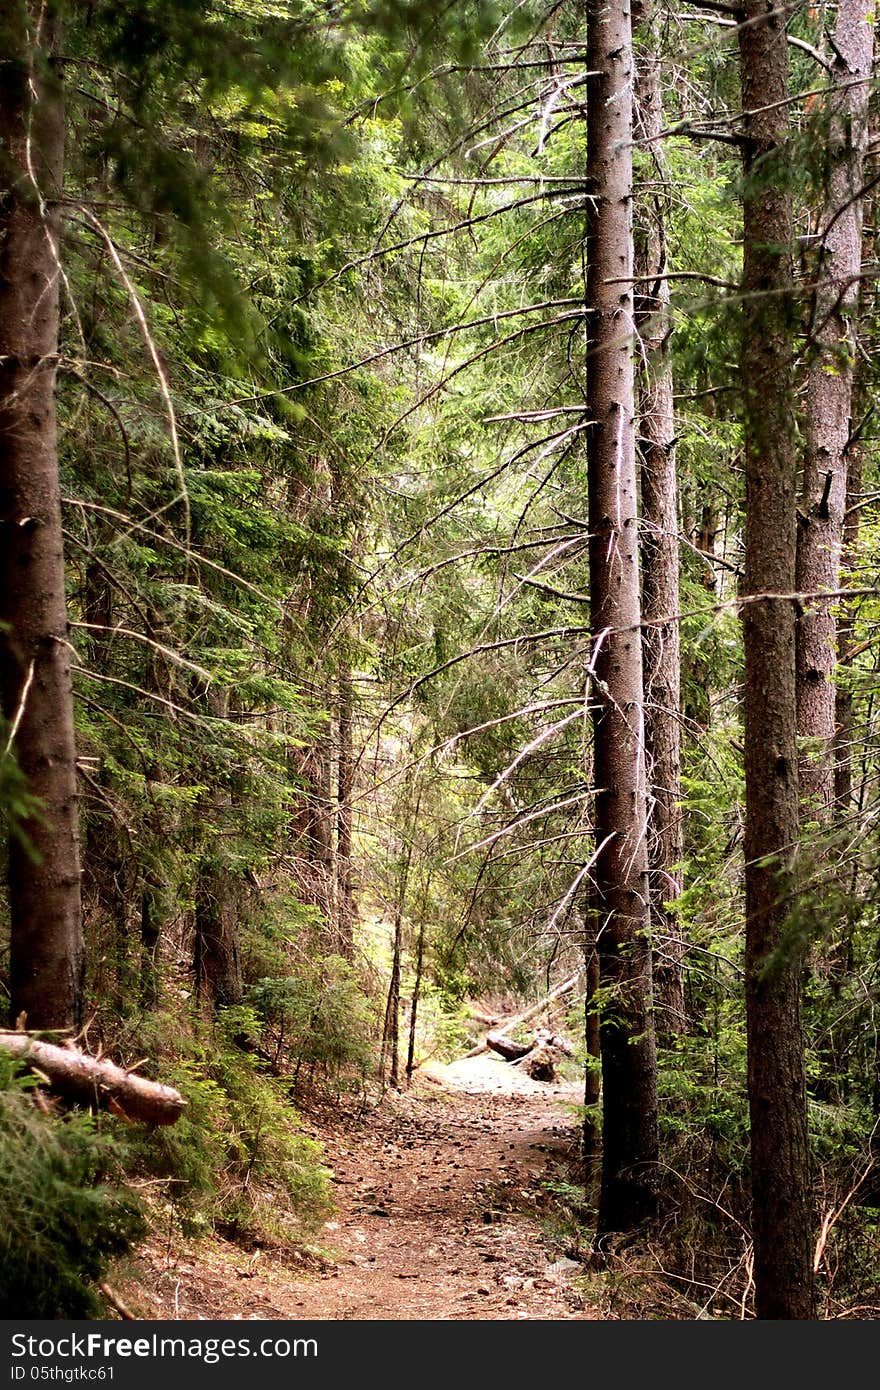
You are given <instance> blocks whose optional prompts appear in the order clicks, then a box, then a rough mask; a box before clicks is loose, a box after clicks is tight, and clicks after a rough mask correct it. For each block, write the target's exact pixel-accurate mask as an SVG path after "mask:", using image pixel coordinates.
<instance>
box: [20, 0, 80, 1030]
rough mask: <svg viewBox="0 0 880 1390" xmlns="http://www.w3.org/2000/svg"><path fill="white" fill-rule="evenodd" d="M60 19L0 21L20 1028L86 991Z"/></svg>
mask: <svg viewBox="0 0 880 1390" xmlns="http://www.w3.org/2000/svg"><path fill="white" fill-rule="evenodd" d="M6 8H7V10H9V9H10V7H6ZM56 21H57V7H56V5H54V4H51V3H50V4H48V5H36V4H31V5H24V4H22V5H15V6H12V7H11V12H10V13H6V14H5V15H4V18H3V20H2V21H0V30H2V38H3V52H4V55H9V57H8V61H7V62H6V63H5V65H4V68H3V73H2V81H0V148H2V150H3V152H4V157H3V163H2V166H0V632H2V634H3V635H2V637H0V697H2V709H3V714H4V716H5V719H6V721H7V726H8V732H7V734H6V736H5V737H6V739H9V741H10V745H11V748H12V749H13V750H14V753H15V756H16V758H17V761H18V767H19V769H20V771H21V774H22V776H23V778H24V781H25V784H26V788H27V792H28V793H29V794H30V795H31V796H32V797H36V798H38V799H39V807H38V808H37V809H35V810H34V811H33V812H32V813H31V814H29V815H26V816H25V817H24V819H23V820H22V821H21V822H19V825H18V827H17V828H16V830H15V833H13V834H12V835H11V836H10V842H9V911H10V923H11V946H10V956H11V959H10V988H11V1012H12V1017H13V1019H15V1018H16V1017H17V1016H18V1015H19V1014H20V1013H22V1012H23V1013H25V1014H26V1015H27V1022H28V1025H29V1026H30V1027H32V1028H69V1027H72V1026H76V1025H78V1023H79V1022H80V1018H81V1013H82V985H83V941H82V908H81V887H80V852H79V824H78V810H77V788H76V748H75V743H74V730H73V690H72V684H71V672H70V649H69V647H68V646H67V604H66V599H65V590H64V556H63V542H62V535H61V503H60V495H59V485H58V446H57V425H56V414H55V378H56V370H57V364H58V317H59V299H58V295H59V279H60V275H61V264H60V226H61V213H60V205H59V201H58V200H59V197H60V194H61V188H62V180H63V171H64V134H65V115H64V100H63V92H62V85H61V65H60V62H59V60H58V27H57V22H56ZM4 743H5V739H4ZM0 756H7V755H6V753H5V752H4V750H3V748H0Z"/></svg>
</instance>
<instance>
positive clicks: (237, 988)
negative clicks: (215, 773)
mask: <svg viewBox="0 0 880 1390" xmlns="http://www.w3.org/2000/svg"><path fill="white" fill-rule="evenodd" d="M207 699H208V705H209V708H210V711H211V714H212V715H213V716H214V717H215V718H217V719H225V718H226V717H227V715H228V713H229V700H228V694H227V693H226V692H225V691H222V690H218V689H216V688H214V687H212V688H211V689H210V690H209V692H208V696H207ZM208 775H209V776H210V773H209V774H208ZM235 791H236V788H235V780H234V778H233V781H232V785H230V786H216V787H215V790H214V792H213V793H212V795H211V796H210V798H206V800H205V801H204V802H203V806H202V819H203V822H204V825H205V828H206V831H207V833H208V834H211V831H212V828H213V822H212V817H217V818H219V820H220V823H221V825H220V828H221V830H222V828H223V823H224V822H226V823H229V822H231V821H232V819H233V816H232V811H233V807H234V804H235ZM217 845H221V846H222V839H220V838H219V837H218V839H217V840H216V841H215V843H214V844H210V843H209V844H208V846H207V847H206V848H205V849H204V850H203V851H202V857H201V862H200V864H199V867H198V873H197V875H196V883H195V913H194V927H195V933H194V941H193V973H194V975H195V982H196V995H197V997H198V998H203V999H205V1000H207V1001H208V1003H209V1004H210V1006H211V1008H212V1009H213V1010H214V1011H216V1010H217V1009H222V1008H227V1007H228V1006H229V1005H232V1004H240V1003H241V997H242V981H241V959H240V956H241V952H240V932H239V925H238V918H239V913H240V912H241V906H242V882H241V879H240V878H239V876H238V875H237V874H235V873H233V872H232V871H231V869H230V868H229V867H228V865H227V864H225V863H224V862H223V860H222V848H221V849H220V850H219V852H218V849H217Z"/></svg>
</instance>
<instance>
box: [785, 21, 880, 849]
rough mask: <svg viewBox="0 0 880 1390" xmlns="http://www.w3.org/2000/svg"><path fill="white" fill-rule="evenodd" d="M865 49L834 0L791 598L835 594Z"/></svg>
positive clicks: (828, 630) (865, 26)
mask: <svg viewBox="0 0 880 1390" xmlns="http://www.w3.org/2000/svg"><path fill="white" fill-rule="evenodd" d="M873 48H874V41H873V30H872V27H871V20H870V18H869V6H868V4H867V0H840V3H839V4H838V6H837V21H836V24H835V29H834V61H833V65H832V81H833V84H834V87H833V90H832V95H831V98H830V111H829V130H828V144H827V155H826V158H827V164H826V174H825V205H824V208H823V210H822V215H821V231H822V240H821V246H820V249H819V253H818V262H817V289H816V295H815V300H814V305H813V317H812V324H811V334H810V336H811V339H812V348H813V355H812V359H811V362H810V367H809V371H808V373H807V391H806V433H807V447H806V452H805V457H804V471H803V483H802V489H801V506H800V512H799V523H800V524H799V527H798V547H797V576H796V583H797V588H798V592H800V593H815V592H817V591H818V592H821V591H823V590H828V591H829V592H834V591H835V590H836V589H837V588H838V577H839V572H840V552H841V545H842V542H843V525H844V512H845V508H846V473H847V444H848V442H849V437H850V429H851V416H852V388H853V365H854V361H855V356H856V343H855V335H856V330H857V321H858V318H857V316H858V302H859V274H860V271H861V265H862V197H861V188H862V171H863V165H864V156H865V148H866V145H867V139H868V97H869V94H870V87H869V83H868V80H867V79H868V78H869V77H870V74H871V66H872V62H873ZM860 78H861V79H864V80H863V81H861V82H860V81H859V80H858V79H860ZM834 603H835V600H834V599H819V600H812V601H810V600H805V601H804V607H803V610H802V613H801V618H800V622H799V624H798V629H797V729H798V734H799V735H800V736H801V738H805V739H809V740H810V743H809V745H807V746H806V747H804V748H802V749H801V751H800V755H799V762H798V770H799V776H800V792H801V803H802V811H803V815H804V817H805V819H807V820H818V821H819V822H820V823H822V824H827V823H828V822H829V821H830V820H831V818H832V813H833V808H834V726H835V687H834V660H835V646H836V643H835V638H836V622H835V617H834V611H833V605H834Z"/></svg>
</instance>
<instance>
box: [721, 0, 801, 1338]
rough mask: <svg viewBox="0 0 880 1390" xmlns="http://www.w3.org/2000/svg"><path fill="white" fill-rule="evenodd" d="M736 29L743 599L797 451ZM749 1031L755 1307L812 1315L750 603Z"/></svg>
mask: <svg viewBox="0 0 880 1390" xmlns="http://www.w3.org/2000/svg"><path fill="white" fill-rule="evenodd" d="M745 13H746V23H745V24H743V25H741V26H740V29H739V45H740V55H741V62H742V105H743V110H744V112H745V113H746V115H745V119H744V146H743V161H744V175H745V180H744V196H743V341H742V348H741V352H742V358H741V384H742V391H743V403H744V434H745V471H746V533H745V548H746V556H745V582H744V594H745V595H746V596H747V595H750V594H791V592H792V589H793V584H794V574H795V548H796V540H795V488H796V474H797V451H796V441H795V421H794V399H793V385H792V341H793V333H794V327H795V325H794V304H793V279H792V265H791V255H790V246H791V239H792V214H791V199H790V195H789V192H788V189H787V187H786V183H787V179H786V165H785V154H786V150H785V141H786V137H787V134H788V110H789V107H788V102H787V98H788V44H787V40H786V29H785V19H786V15H785V11H784V10H780V9H779V8H776V7H774V3H773V0H750V3H749V4H748V5H747V8H746V12H745ZM743 640H744V650H745V703H744V719H745V730H744V742H745V779H746V829H745V857H746V867H745V874H746V985H745V989H746V1024H747V1045H748V1088H749V1114H750V1126H751V1166H752V1173H751V1178H752V1233H753V1239H754V1250H755V1312H756V1315H757V1316H758V1317H759V1318H812V1317H813V1316H814V1301H813V1279H812V1259H811V1242H810V1230H811V1226H812V1211H811V1202H810V1190H809V1156H808V1148H807V1107H806V1086H805V1077H804V1042H803V1033H802V1026H801V975H802V948H801V946H800V945H799V944H798V943H797V942H796V941H795V940H793V939H792V938H791V936H790V935H789V934H787V932H786V927H787V923H788V919H789V914H790V912H791V909H792V907H793V905H794V893H795V889H796V881H795V872H794V861H795V850H796V844H797V834H798V783H797V746H796V737H795V613H794V605H793V602H792V600H791V598H776V599H774V598H765V599H761V600H760V601H757V602H748V601H746V603H745V604H744V606H743Z"/></svg>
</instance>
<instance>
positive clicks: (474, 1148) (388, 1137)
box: [141, 1056, 596, 1320]
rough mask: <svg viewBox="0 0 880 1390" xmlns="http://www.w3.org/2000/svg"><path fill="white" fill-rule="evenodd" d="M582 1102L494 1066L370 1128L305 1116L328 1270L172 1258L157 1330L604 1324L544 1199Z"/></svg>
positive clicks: (450, 1070) (577, 1095)
mask: <svg viewBox="0 0 880 1390" xmlns="http://www.w3.org/2000/svg"><path fill="white" fill-rule="evenodd" d="M579 1099H581V1090H580V1087H577V1086H574V1085H569V1084H560V1085H543V1084H541V1083H538V1082H534V1081H531V1080H530V1079H529V1078H528V1077H526V1076H524V1075H522V1073H521V1072H520V1071H519V1069H518V1068H515V1067H512V1066H510V1065H509V1064H508V1063H506V1062H503V1061H501V1060H500V1059H498V1058H495V1057H494V1056H490V1057H477V1058H471V1059H467V1060H465V1061H462V1062H458V1063H455V1064H454V1065H452V1066H449V1067H440V1066H436V1065H435V1066H429V1067H427V1068H425V1069H423V1070H422V1072H421V1073H419V1074H417V1077H416V1081H415V1084H414V1085H413V1087H412V1088H411V1089H409V1090H406V1091H403V1092H401V1093H400V1094H391V1095H389V1096H388V1097H387V1098H386V1100H385V1102H384V1103H383V1104H382V1105H381V1106H379V1107H378V1108H376V1109H374V1110H371V1111H368V1112H367V1113H366V1114H364V1115H363V1116H360V1117H358V1115H357V1114H356V1113H351V1114H345V1113H344V1112H342V1111H339V1110H337V1109H336V1108H335V1107H334V1108H333V1109H332V1110H324V1111H323V1112H322V1113H321V1114H320V1115H317V1114H316V1113H314V1112H313V1113H311V1115H308V1114H307V1115H305V1116H304V1124H305V1127H306V1128H307V1129H308V1130H309V1131H310V1132H311V1133H313V1134H314V1135H315V1137H317V1138H320V1139H321V1140H322V1142H323V1144H324V1146H325V1153H326V1161H327V1163H328V1165H329V1166H330V1167H331V1168H332V1170H333V1174H334V1182H333V1193H334V1201H335V1203H336V1211H335V1213H334V1214H333V1216H332V1217H331V1218H330V1220H329V1221H328V1222H327V1224H326V1225H325V1227H324V1228H323V1230H322V1231H321V1232H320V1234H319V1235H318V1237H317V1241H316V1244H318V1245H319V1246H320V1248H321V1250H322V1251H323V1252H324V1253H323V1258H322V1259H321V1260H319V1261H314V1260H307V1261H302V1259H301V1257H299V1258H298V1257H297V1256H296V1255H294V1254H293V1253H292V1252H269V1251H266V1252H260V1253H259V1255H258V1256H257V1257H256V1258H249V1257H248V1256H247V1254H245V1253H243V1252H242V1250H241V1249H240V1248H238V1247H235V1246H231V1245H226V1244H225V1243H224V1242H212V1243H211V1246H210V1249H209V1250H205V1248H204V1246H202V1247H196V1248H195V1250H194V1251H193V1252H192V1254H191V1255H189V1256H188V1257H184V1258H181V1257H180V1255H175V1256H174V1257H173V1259H172V1260H171V1262H170V1263H169V1261H168V1257H167V1256H166V1260H165V1263H166V1266H167V1268H166V1269H165V1271H164V1272H163V1271H161V1270H160V1269H159V1268H157V1267H156V1265H155V1263H154V1262H153V1260H151V1261H150V1263H151V1264H153V1270H152V1277H149V1280H148V1282H149V1283H150V1284H152V1287H153V1289H154V1290H155V1294H154V1301H155V1303H156V1305H157V1306H156V1311H155V1313H153V1314H152V1316H157V1317H174V1316H176V1317H181V1318H199V1317H202V1318H220V1317H225V1318H231V1317H236V1318H255V1317H256V1318H284V1319H304V1320H309V1319H332V1320H340V1319H369V1320H375V1319H431V1320H437V1319H444V1320H447V1319H492V1320H496V1319H498V1320H500V1319H557V1320H558V1319H573V1318H590V1317H595V1316H596V1314H595V1312H593V1313H591V1312H590V1310H589V1308H588V1307H585V1302H584V1298H583V1295H582V1294H581V1293H579V1292H578V1291H577V1290H576V1289H575V1288H574V1286H573V1282H572V1281H573V1278H574V1277H575V1276H576V1275H578V1274H579V1273H583V1270H582V1268H581V1267H580V1266H579V1265H578V1264H577V1262H576V1261H575V1260H572V1259H571V1258H569V1257H568V1256H567V1255H566V1246H567V1237H566V1234H565V1232H564V1230H563V1229H562V1227H561V1226H560V1225H559V1224H558V1223H556V1225H555V1226H554V1223H553V1221H552V1215H551V1208H552V1199H551V1198H550V1195H549V1194H548V1191H547V1188H546V1186H545V1183H546V1181H547V1179H552V1178H554V1177H556V1178H562V1177H563V1176H564V1173H565V1162H566V1160H567V1158H568V1157H569V1155H570V1154H571V1153H572V1151H573V1149H574V1146H575V1145H576V1142H577V1120H576V1118H575V1115H574V1112H573V1111H572V1109H571V1108H570V1106H571V1105H572V1104H573V1103H576V1102H577V1101H578V1100H579ZM157 1253H158V1252H157ZM143 1290H144V1285H143V1284H142V1285H141V1292H142V1294H143ZM148 1316H149V1315H148Z"/></svg>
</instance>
